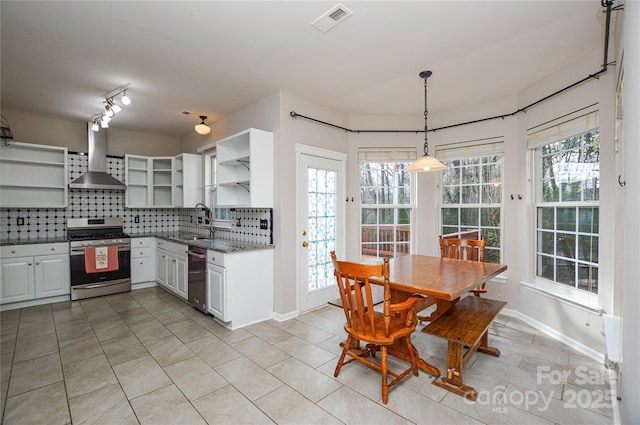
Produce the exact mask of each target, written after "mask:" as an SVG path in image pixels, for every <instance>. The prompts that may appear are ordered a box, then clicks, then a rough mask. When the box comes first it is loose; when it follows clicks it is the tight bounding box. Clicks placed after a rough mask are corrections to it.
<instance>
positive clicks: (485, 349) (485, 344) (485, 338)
mask: <svg viewBox="0 0 640 425" xmlns="http://www.w3.org/2000/svg"><path fill="white" fill-rule="evenodd" d="M478 351H480V352H481V353H485V354H490V355H492V356H496V357H500V350H498V349H497V348H496V347H490V346H489V330H486V331H485V332H484V334H482V338H481V339H480V345H479V346H478Z"/></svg>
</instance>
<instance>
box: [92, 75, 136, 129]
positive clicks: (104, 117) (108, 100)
mask: <svg viewBox="0 0 640 425" xmlns="http://www.w3.org/2000/svg"><path fill="white" fill-rule="evenodd" d="M128 88H129V84H125V85H124V86H121V87H118V88H115V89H113V90H111V91H110V92H107V94H106V95H105V99H104V101H103V102H102V103H103V104H104V112H102V113H101V114H100V117H99V118H96V119H94V121H93V124H92V125H91V129H92V130H93V131H98V130H99V128H98V121H99V122H100V125H101V127H102V128H107V127H109V121H111V118H113V117H114V116H115V114H117V113H118V112H120V111H122V107H121V106H120V105H118V104H117V103H116V102H115V98H116V97H117V96H120V95H122V97H121V98H120V102H122V104H123V105H130V104H131V98H129V96H127V89H128ZM95 116H96V115H94V117H95Z"/></svg>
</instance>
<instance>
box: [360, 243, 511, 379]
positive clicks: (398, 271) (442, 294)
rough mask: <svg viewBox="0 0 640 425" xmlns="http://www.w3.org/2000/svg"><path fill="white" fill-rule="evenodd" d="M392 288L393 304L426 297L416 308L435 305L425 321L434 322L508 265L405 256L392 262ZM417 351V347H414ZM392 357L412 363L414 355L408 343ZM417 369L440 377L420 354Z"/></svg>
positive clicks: (391, 350) (393, 351)
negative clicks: (413, 297)
mask: <svg viewBox="0 0 640 425" xmlns="http://www.w3.org/2000/svg"><path fill="white" fill-rule="evenodd" d="M389 264H390V274H389V288H390V290H391V303H397V302H402V301H404V300H406V299H407V298H409V297H411V296H413V295H416V294H417V295H420V296H422V297H423V298H424V300H423V301H419V302H418V303H416V305H415V311H416V312H419V311H421V310H423V309H426V308H428V307H431V306H434V305H435V306H436V307H435V310H433V311H432V313H431V314H430V315H429V316H428V317H426V318H424V319H425V320H428V321H433V320H435V319H437V318H438V317H440V316H441V315H442V314H444V313H445V312H446V311H447V310H449V309H450V308H451V307H452V306H453V305H455V304H456V303H457V302H458V301H459V300H460V297H462V296H463V295H465V294H467V293H468V292H469V291H470V290H471V289H473V288H475V287H476V286H478V285H481V284H483V283H485V282H488V281H489V280H491V279H492V278H494V277H496V276H498V275H499V274H500V273H502V272H504V271H505V270H507V266H506V265H505V264H498V263H485V262H477V261H466V260H456V259H451V258H442V257H433V256H428V255H417V254H412V255H405V256H400V257H396V258H393V259H391V260H390V262H389ZM370 281H371V282H373V283H377V284H380V285H384V280H382V278H370ZM413 349H414V350H415V347H413ZM388 351H389V354H390V355H393V356H394V357H397V358H399V359H402V360H405V361H410V359H411V356H410V354H409V352H408V348H407V346H406V344H394V345H392V346H390V347H389V350H388ZM414 354H415V355H416V356H417V358H418V366H419V367H420V369H422V370H424V371H425V372H427V373H428V374H430V375H433V376H434V377H436V378H437V377H439V376H440V371H439V369H438V368H437V367H436V366H434V365H432V364H430V363H428V362H426V361H425V360H424V359H422V358H421V357H420V355H419V353H418V352H417V350H416V351H415V353H414Z"/></svg>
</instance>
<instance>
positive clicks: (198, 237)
mask: <svg viewBox="0 0 640 425" xmlns="http://www.w3.org/2000/svg"><path fill="white" fill-rule="evenodd" d="M177 239H181V240H183V241H201V240H207V239H211V238H210V237H209V236H201V235H184V236H179V237H178V238H177Z"/></svg>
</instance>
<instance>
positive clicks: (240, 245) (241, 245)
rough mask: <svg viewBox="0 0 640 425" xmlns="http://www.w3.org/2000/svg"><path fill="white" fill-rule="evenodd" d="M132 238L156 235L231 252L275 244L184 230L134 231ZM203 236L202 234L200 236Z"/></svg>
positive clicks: (174, 240)
mask: <svg viewBox="0 0 640 425" xmlns="http://www.w3.org/2000/svg"><path fill="white" fill-rule="evenodd" d="M130 236H131V237H132V238H144V237H155V238H161V239H164V240H167V241H171V242H178V243H181V244H185V245H190V246H197V247H199V248H204V249H210V250H212V251H218V252H224V253H231V252H241V251H254V250H257V249H274V248H275V246H274V245H263V244H257V243H252V242H242V241H236V240H230V239H221V238H213V239H195V236H197V235H194V234H190V233H184V232H170V233H132V234H131V235H130ZM199 237H202V236H199Z"/></svg>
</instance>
